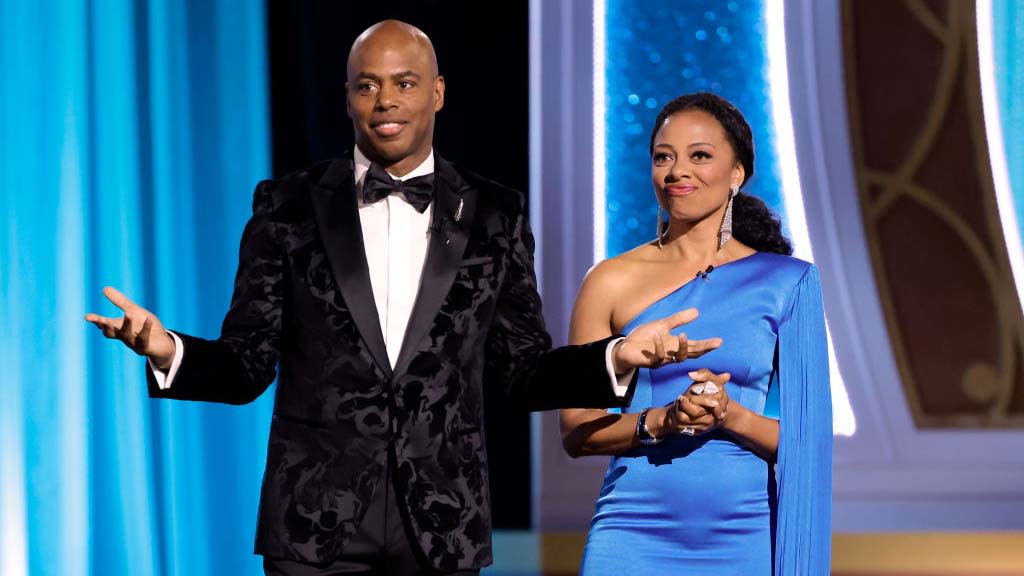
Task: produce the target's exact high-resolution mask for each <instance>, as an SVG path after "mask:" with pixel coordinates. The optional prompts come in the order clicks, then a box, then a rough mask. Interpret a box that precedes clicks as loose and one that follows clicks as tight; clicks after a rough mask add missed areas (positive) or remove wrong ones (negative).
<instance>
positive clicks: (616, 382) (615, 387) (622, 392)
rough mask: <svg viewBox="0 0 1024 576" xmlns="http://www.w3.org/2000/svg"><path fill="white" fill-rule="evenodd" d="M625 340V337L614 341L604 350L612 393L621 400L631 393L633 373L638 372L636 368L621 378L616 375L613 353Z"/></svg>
mask: <svg viewBox="0 0 1024 576" xmlns="http://www.w3.org/2000/svg"><path fill="white" fill-rule="evenodd" d="M625 339H626V338H625V337H619V338H616V339H614V340H612V341H611V342H609V343H608V347H607V348H605V350H604V366H605V368H607V369H608V381H609V382H610V383H611V385H612V391H613V392H615V395H616V396H618V397H619V398H624V397H625V396H626V392H629V383H630V382H632V381H633V373H634V372H636V368H630V369H629V370H628V371H627V372H626V373H625V374H623V375H621V376H620V375H618V374H616V373H615V365H614V364H613V363H612V351H614V350H615V345H616V344H618V343H619V342H622V341H623V340H625Z"/></svg>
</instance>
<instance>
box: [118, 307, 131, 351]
mask: <svg viewBox="0 0 1024 576" xmlns="http://www.w3.org/2000/svg"><path fill="white" fill-rule="evenodd" d="M117 337H118V338H119V339H120V340H121V341H122V342H124V343H125V344H128V345H129V346H131V343H132V340H134V339H135V331H134V330H133V328H132V319H131V316H128V315H127V314H125V315H124V321H123V322H121V328H119V329H118V331H117Z"/></svg>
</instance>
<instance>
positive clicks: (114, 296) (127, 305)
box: [103, 286, 138, 312]
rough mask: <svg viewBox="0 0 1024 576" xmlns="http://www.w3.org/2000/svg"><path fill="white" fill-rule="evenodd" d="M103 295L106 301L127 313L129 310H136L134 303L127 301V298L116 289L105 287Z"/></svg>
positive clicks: (136, 306)
mask: <svg viewBox="0 0 1024 576" xmlns="http://www.w3.org/2000/svg"><path fill="white" fill-rule="evenodd" d="M103 295H104V296H106V297H107V300H110V302H111V303H112V304H113V305H114V306H117V307H118V308H120V309H121V310H123V311H125V312H128V310H129V309H134V308H138V305H137V304H135V302H132V301H131V300H129V299H128V297H127V296H125V295H124V294H122V293H121V292H120V291H119V290H118V289H117V288H114V287H113V286H107V287H106V288H104V289H103Z"/></svg>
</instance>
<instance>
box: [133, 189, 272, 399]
mask: <svg viewBox="0 0 1024 576" xmlns="http://www.w3.org/2000/svg"><path fill="white" fill-rule="evenodd" d="M272 188H273V183H272V182H269V181H264V182H261V183H260V184H259V185H258V186H257V187H256V192H255V194H254V197H253V214H252V217H251V218H250V219H249V222H248V223H247V224H246V226H245V231H244V232H243V234H242V243H241V248H240V250H239V262H238V272H237V273H236V275H235V288H234V294H233V295H232V297H231V307H230V309H229V310H228V313H227V315H226V316H225V318H224V323H223V325H222V327H221V336H220V338H218V339H216V340H206V339H203V338H197V337H194V336H189V335H187V334H182V333H180V332H175V333H176V334H177V335H178V336H179V337H180V338H181V340H182V342H183V344H184V348H185V353H184V355H183V356H182V361H181V366H180V367H179V368H178V372H177V374H176V375H175V378H174V382H173V384H172V385H171V386H170V388H166V389H160V388H159V387H158V386H157V384H156V380H155V378H153V375H152V373H151V372H149V370H147V380H148V382H149V395H150V396H151V397H153V398H174V399H180V400H203V401H209V402H224V403H228V404H245V403H247V402H252V401H253V400H255V399H256V398H257V397H259V396H260V394H262V393H263V391H264V390H266V389H267V387H268V386H270V384H271V383H272V382H273V381H274V377H275V374H276V367H277V360H278V350H279V340H280V333H281V314H282V303H283V297H284V259H283V256H282V251H281V249H280V247H279V245H278V243H277V241H276V239H275V237H274V233H275V226H274V223H273V221H272V219H271V212H272V208H273V200H272V194H271V191H272Z"/></svg>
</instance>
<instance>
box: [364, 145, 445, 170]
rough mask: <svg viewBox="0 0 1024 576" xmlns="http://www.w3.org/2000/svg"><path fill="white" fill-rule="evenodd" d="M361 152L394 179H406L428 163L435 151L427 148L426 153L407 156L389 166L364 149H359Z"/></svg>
mask: <svg viewBox="0 0 1024 576" xmlns="http://www.w3.org/2000/svg"><path fill="white" fill-rule="evenodd" d="M357 147H358V146H357ZM359 152H360V153H362V154H363V156H365V157H366V159H367V160H369V161H371V162H374V163H376V164H379V165H381V166H383V167H384V169H385V170H387V172H388V174H390V175H391V176H392V177H394V178H404V177H405V176H406V175H407V174H409V173H410V172H412V171H413V170H416V169H417V168H419V167H420V165H422V164H423V163H424V162H426V161H427V158H429V157H430V154H431V152H433V149H432V148H427V150H426V151H425V152H418V153H416V154H413V155H410V156H406V157H405V158H402V159H401V160H399V161H397V162H393V163H391V164H388V163H387V161H384V160H380V159H378V158H374V157H373V156H371V155H369V154H367V153H366V151H365V150H363V149H362V148H359Z"/></svg>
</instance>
